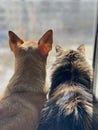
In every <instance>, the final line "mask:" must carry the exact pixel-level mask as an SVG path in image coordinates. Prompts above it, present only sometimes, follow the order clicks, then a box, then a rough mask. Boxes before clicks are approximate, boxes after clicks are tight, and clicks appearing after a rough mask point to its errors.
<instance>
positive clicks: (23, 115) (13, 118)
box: [0, 30, 53, 130]
mask: <svg viewBox="0 0 98 130" xmlns="http://www.w3.org/2000/svg"><path fill="white" fill-rule="evenodd" d="M52 43H53V32H52V30H49V31H47V32H46V33H45V34H44V35H43V36H42V37H41V39H40V40H39V41H38V43H35V42H33V41H23V40H21V39H20V38H19V37H18V36H17V35H16V34H14V33H13V32H12V31H9V44H10V48H11V50H12V51H13V53H14V55H15V72H14V75H13V76H12V78H11V80H10V81H9V84H8V85H7V87H6V90H5V93H4V94H3V97H2V99H1V100H0V130H32V129H33V130H36V127H37V124H38V120H39V115H40V111H41V109H42V106H43V103H44V101H45V99H46V93H47V92H46V90H45V89H46V87H45V76H46V60H47V56H48V53H49V51H50V50H51V49H52Z"/></svg>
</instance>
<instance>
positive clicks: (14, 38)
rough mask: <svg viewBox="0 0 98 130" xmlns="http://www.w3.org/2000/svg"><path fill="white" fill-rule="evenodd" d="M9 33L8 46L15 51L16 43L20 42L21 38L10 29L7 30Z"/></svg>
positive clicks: (21, 41)
mask: <svg viewBox="0 0 98 130" xmlns="http://www.w3.org/2000/svg"><path fill="white" fill-rule="evenodd" d="M8 34H9V44H10V48H11V50H12V51H13V52H15V50H16V49H17V47H18V43H19V44H22V43H23V40H21V39H20V38H19V37H18V36H17V35H16V34H15V33H13V32H12V31H9V32H8Z"/></svg>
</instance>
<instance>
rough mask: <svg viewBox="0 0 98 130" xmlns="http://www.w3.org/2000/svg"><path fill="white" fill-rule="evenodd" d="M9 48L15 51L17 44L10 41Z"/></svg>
mask: <svg viewBox="0 0 98 130" xmlns="http://www.w3.org/2000/svg"><path fill="white" fill-rule="evenodd" d="M10 48H11V50H12V51H13V52H15V51H16V49H17V44H14V43H10Z"/></svg>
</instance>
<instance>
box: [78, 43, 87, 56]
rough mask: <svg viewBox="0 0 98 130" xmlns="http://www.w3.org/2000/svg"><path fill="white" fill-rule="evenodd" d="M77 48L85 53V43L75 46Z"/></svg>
mask: <svg viewBox="0 0 98 130" xmlns="http://www.w3.org/2000/svg"><path fill="white" fill-rule="evenodd" d="M77 50H78V51H79V52H81V53H82V54H84V55H85V45H84V44H82V45H80V46H79V47H78V48H77Z"/></svg>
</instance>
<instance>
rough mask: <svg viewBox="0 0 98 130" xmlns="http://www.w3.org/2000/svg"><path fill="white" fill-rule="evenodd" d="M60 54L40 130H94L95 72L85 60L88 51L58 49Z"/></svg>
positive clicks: (52, 77) (82, 47)
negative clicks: (93, 83)
mask: <svg viewBox="0 0 98 130" xmlns="http://www.w3.org/2000/svg"><path fill="white" fill-rule="evenodd" d="M56 51H57V55H56V61H55V63H54V65H53V67H52V75H51V88H50V93H49V99H48V101H47V102H46V103H45V106H44V108H43V110H42V114H41V119H40V122H39V127H38V130H94V129H95V128H94V126H95V125H93V94H92V92H91V91H90V88H91V87H92V79H93V71H92V68H91V66H90V65H89V64H88V62H87V60H86V58H85V47H84V45H81V46H80V47H79V48H78V49H77V50H76V51H75V50H63V49H62V48H61V47H57V48H56ZM94 123H95V121H94Z"/></svg>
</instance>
